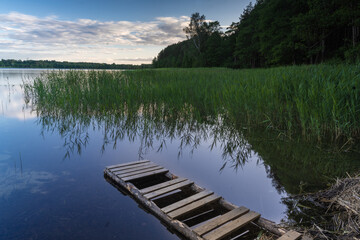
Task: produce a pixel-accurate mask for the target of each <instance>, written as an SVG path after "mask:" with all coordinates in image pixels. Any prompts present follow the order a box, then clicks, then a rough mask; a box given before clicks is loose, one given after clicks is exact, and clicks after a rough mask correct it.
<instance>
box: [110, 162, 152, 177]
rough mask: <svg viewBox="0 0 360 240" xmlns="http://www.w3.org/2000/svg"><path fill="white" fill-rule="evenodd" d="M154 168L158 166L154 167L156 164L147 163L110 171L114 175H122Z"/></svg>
mask: <svg viewBox="0 0 360 240" xmlns="http://www.w3.org/2000/svg"><path fill="white" fill-rule="evenodd" d="M154 166H159V165H156V164H153V163H151V162H149V163H143V164H138V165H133V166H130V167H124V168H114V169H112V170H111V171H112V172H113V173H116V174H123V173H128V172H134V171H137V170H140V169H144V168H149V167H154Z"/></svg>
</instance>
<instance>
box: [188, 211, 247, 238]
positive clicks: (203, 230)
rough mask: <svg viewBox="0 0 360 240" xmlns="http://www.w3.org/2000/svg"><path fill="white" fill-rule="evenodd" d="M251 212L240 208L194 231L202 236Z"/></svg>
mask: <svg viewBox="0 0 360 240" xmlns="http://www.w3.org/2000/svg"><path fill="white" fill-rule="evenodd" d="M247 212H249V209H247V208H246V207H239V208H235V209H233V210H231V211H230V212H227V213H225V214H224V215H221V216H218V217H217V218H214V219H212V220H210V221H208V222H207V223H205V224H203V225H201V226H199V227H197V228H194V229H193V231H194V232H196V233H197V234H199V235H200V236H202V235H204V234H206V233H208V232H210V231H212V230H214V229H215V228H217V227H219V226H221V225H224V224H225V223H227V222H229V221H231V220H233V219H235V218H237V217H240V216H241V215H244V214H245V213H247Z"/></svg>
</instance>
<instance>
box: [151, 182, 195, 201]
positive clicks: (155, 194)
mask: <svg viewBox="0 0 360 240" xmlns="http://www.w3.org/2000/svg"><path fill="white" fill-rule="evenodd" d="M193 183H194V182H192V181H190V180H186V181H184V182H180V183H177V184H174V185H171V186H169V187H166V188H162V189H159V190H157V191H154V192H151V193H148V194H145V195H144V197H146V198H147V199H153V198H156V197H158V196H161V195H163V194H165V193H169V192H172V191H174V190H177V189H180V188H183V187H186V186H189V185H191V184H193Z"/></svg>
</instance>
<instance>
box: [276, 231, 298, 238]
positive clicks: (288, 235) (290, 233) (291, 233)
mask: <svg viewBox="0 0 360 240" xmlns="http://www.w3.org/2000/svg"><path fill="white" fill-rule="evenodd" d="M300 237H301V234H300V233H298V232H295V231H293V230H291V231H288V232H287V233H285V234H284V235H282V236H281V237H279V238H278V240H296V239H300Z"/></svg>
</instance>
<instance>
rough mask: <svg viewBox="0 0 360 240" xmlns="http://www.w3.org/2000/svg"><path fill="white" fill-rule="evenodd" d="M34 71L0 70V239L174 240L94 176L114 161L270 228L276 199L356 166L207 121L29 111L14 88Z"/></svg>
mask: <svg viewBox="0 0 360 240" xmlns="http://www.w3.org/2000/svg"><path fill="white" fill-rule="evenodd" d="M44 71H48V70H34V69H0V104H1V110H0V213H1V214H0V239H178V237H177V236H176V235H174V234H172V233H170V232H169V231H168V230H167V229H166V227H165V226H163V225H162V224H161V223H160V221H159V220H157V219H156V218H155V217H154V216H152V215H150V214H147V213H146V212H145V211H144V210H142V209H141V208H139V207H138V205H137V204H136V202H135V201H133V200H132V199H131V198H130V197H128V196H124V195H122V194H121V193H120V192H119V191H118V190H116V189H115V188H114V187H113V186H111V185H110V184H109V183H108V182H107V181H106V180H105V179H104V175H103V170H104V168H105V167H106V166H108V165H114V164H118V163H123V162H129V161H136V160H139V159H149V160H151V161H153V162H155V163H157V164H159V165H162V166H164V167H166V168H167V169H170V170H171V172H173V173H174V174H177V175H179V176H182V177H185V178H189V179H191V180H193V181H195V182H196V183H197V184H198V185H200V186H203V187H205V188H207V189H210V190H212V191H214V192H216V193H217V194H219V195H221V196H223V197H224V198H225V199H227V200H228V201H230V202H232V203H234V204H236V205H244V206H246V207H248V208H250V209H252V210H255V211H258V212H260V213H261V214H262V216H263V217H265V218H268V219H271V220H273V221H276V222H280V221H281V219H286V218H287V216H288V214H289V212H290V211H291V209H290V208H289V207H288V205H287V204H286V203H284V201H283V198H284V197H287V196H288V195H289V194H296V193H299V192H301V191H310V190H317V189H321V188H324V187H325V186H326V185H327V183H328V182H330V181H331V179H333V178H334V177H336V176H342V175H344V174H345V173H346V172H353V171H355V170H356V169H359V168H360V166H359V163H358V161H357V159H359V155H358V154H355V153H347V154H333V153H329V152H326V151H322V150H320V149H318V148H316V146H314V145H312V144H308V143H304V142H303V141H301V140H292V141H290V140H286V139H279V137H278V135H277V134H276V133H269V132H266V131H264V130H260V129H248V128H245V127H243V126H238V125H236V124H232V123H231V122H230V123H229V122H226V120H225V119H217V118H216V117H215V118H214V119H215V120H212V121H195V120H194V119H187V118H182V119H171V118H167V116H166V117H165V116H164V117H163V118H161V117H160V118H159V116H152V115H151V114H150V115H149V114H146V112H145V110H144V111H143V112H141V111H139V112H136V113H132V114H131V115H125V116H123V115H122V117H116V115H113V114H112V113H109V114H108V115H106V116H100V117H94V116H79V115H76V114H72V115H71V114H70V115H62V114H58V115H56V116H54V115H51V114H47V113H46V112H39V111H35V109H36V106H34V105H32V103H31V102H29V103H28V104H27V100H26V99H24V92H23V88H22V87H21V85H22V82H23V81H24V80H26V81H31V79H33V78H35V77H36V76H38V75H39V74H41V73H42V72H44Z"/></svg>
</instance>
